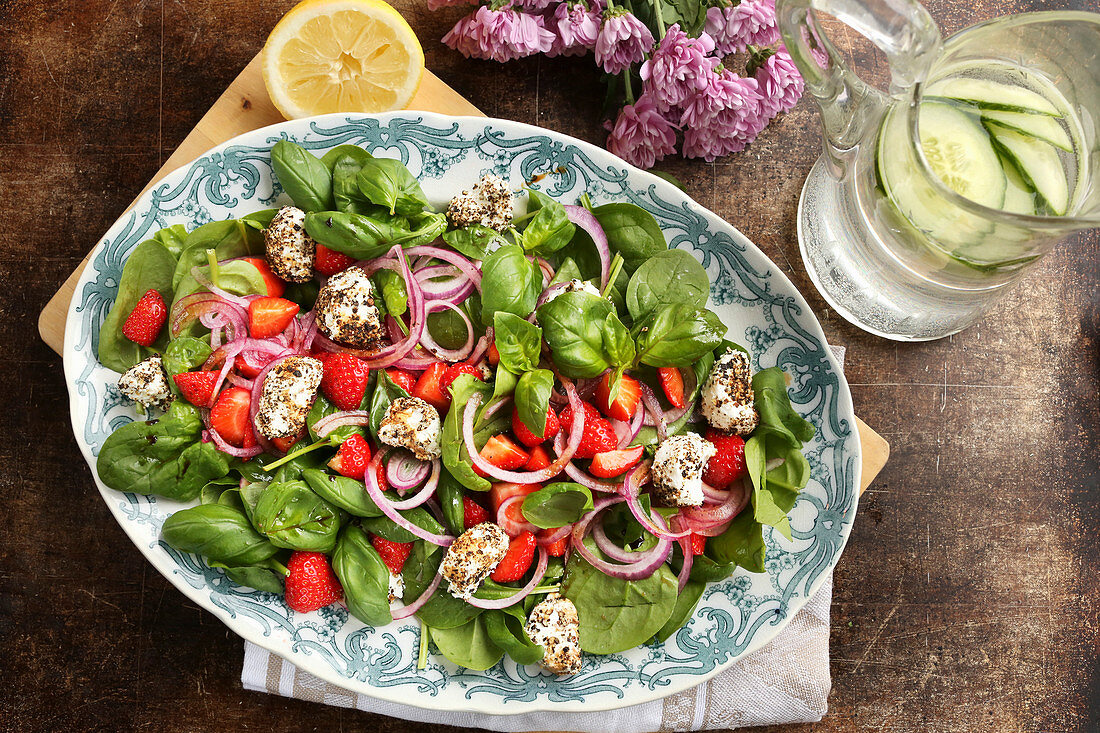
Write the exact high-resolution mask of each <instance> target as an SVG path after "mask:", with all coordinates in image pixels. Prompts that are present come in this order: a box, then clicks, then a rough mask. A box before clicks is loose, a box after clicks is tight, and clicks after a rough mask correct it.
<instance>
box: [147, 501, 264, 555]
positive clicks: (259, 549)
mask: <svg viewBox="0 0 1100 733" xmlns="http://www.w3.org/2000/svg"><path fill="white" fill-rule="evenodd" d="M160 532H161V537H163V538H164V541H165V542H167V543H168V545H169V546H170V547H172V548H174V549H176V550H179V551H180V552H193V553H195V554H197V555H202V556H203V557H205V558H207V559H208V560H212V561H214V562H220V563H224V564H226V565H229V566H233V567H237V566H245V565H256V564H259V563H262V562H263V561H264V560H267V559H268V558H269V557H272V556H273V555H275V554H276V553H278V552H279V548H278V547H276V546H275V545H273V544H271V543H270V542H269V541H268V540H267V539H266V538H264V537H263V536H262V535H261V534H259V533H258V532H257V531H256V530H255V529H253V528H252V525H251V524H249V522H248V517H246V516H245V515H244V514H242V513H241V512H240V511H238V510H236V509H233V508H232V507H227V506H223V505H221V504H200V505H199V506H194V507H191V508H189V509H181V510H180V511H178V512H175V513H173V514H172V516H170V517H168V519H166V520H164V525H163V526H162V527H161V530H160Z"/></svg>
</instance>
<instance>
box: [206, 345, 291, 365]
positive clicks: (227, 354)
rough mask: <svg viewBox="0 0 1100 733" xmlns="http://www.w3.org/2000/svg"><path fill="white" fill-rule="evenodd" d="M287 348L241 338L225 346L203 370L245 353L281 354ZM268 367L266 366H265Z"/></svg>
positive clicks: (215, 352)
mask: <svg viewBox="0 0 1100 733" xmlns="http://www.w3.org/2000/svg"><path fill="white" fill-rule="evenodd" d="M286 350H287V347H286V346H284V345H283V344H280V343H278V342H276V341H272V340H270V339H254V338H240V339H234V340H233V341H230V342H229V343H227V344H223V345H222V346H221V347H219V348H218V349H217V350H216V351H214V353H212V354H210V357H209V358H208V359H207V360H206V363H205V364H203V365H202V368H203V369H213V368H214V367H215V366H217V365H219V364H222V363H223V362H225V361H228V360H230V358H231V357H233V356H236V355H237V354H243V353H245V352H248V353H254V354H272V355H277V354H281V353H283V352H284V351H286ZM265 366H266V365H265Z"/></svg>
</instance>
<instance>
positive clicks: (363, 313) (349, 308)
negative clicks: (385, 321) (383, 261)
mask: <svg viewBox="0 0 1100 733" xmlns="http://www.w3.org/2000/svg"><path fill="white" fill-rule="evenodd" d="M314 312H316V314H317V328H319V329H320V330H321V332H322V333H324V334H325V335H326V336H328V337H329V338H331V339H332V340H333V341H336V342H338V343H341V344H345V345H347V346H351V347H354V348H358V349H372V348H376V347H377V346H378V345H379V343H381V341H382V339H383V337H384V335H385V330H384V329H383V327H382V314H381V312H379V310H378V306H377V305H375V303H374V286H373V285H371V280H370V275H368V274H367V272H366V270H364V269H363V268H361V267H349V268H348V269H346V270H344V271H343V272H339V273H337V274H335V275H333V276H332V277H330V278H329V279H328V282H326V283H325V284H324V286H323V287H322V288H321V290H320V292H319V293H317V303H316V305H315V306H314Z"/></svg>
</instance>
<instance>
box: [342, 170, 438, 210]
mask: <svg viewBox="0 0 1100 733" xmlns="http://www.w3.org/2000/svg"><path fill="white" fill-rule="evenodd" d="M355 182H356V185H358V186H359V192H360V193H361V194H363V196H365V197H366V198H367V200H368V201H370V202H371V203H373V204H377V205H379V206H385V207H386V208H387V209H388V210H389V212H390V213H391V214H402V215H404V216H409V215H412V214H418V213H420V212H421V211H423V210H424V208H425V207H426V206H427V205H428V199H427V197H426V196H425V195H424V190H423V189H422V188H420V183H419V181H417V180H416V176H414V175H413V174H412V173H409V169H408V168H406V167H405V164H404V163H402V162H401V161H400V160H394V159H393V158H370V159H367V160H364V161H362V162H361V168H360V170H359V175H358V176H357V177H356V179H355Z"/></svg>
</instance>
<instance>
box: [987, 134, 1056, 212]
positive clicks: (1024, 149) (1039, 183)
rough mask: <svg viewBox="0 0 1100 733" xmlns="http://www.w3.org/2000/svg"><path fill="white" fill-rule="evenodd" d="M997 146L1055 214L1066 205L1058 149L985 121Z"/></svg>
mask: <svg viewBox="0 0 1100 733" xmlns="http://www.w3.org/2000/svg"><path fill="white" fill-rule="evenodd" d="M986 127H988V128H989V132H990V133H992V135H993V139H994V140H995V141H996V143H997V146H998V147H999V148H1000V149H1001V150H1002V151H1003V152H1004V154H1005V157H1007V158H1008V159H1009V160H1011V161H1012V162H1013V163H1015V164H1016V168H1017V170H1018V171H1019V172H1020V177H1021V178H1023V179H1024V182H1025V183H1026V184H1027V185H1028V187H1029V188H1031V189H1032V190H1034V191H1035V193H1036V194H1038V195H1039V197H1040V198H1041V199H1042V201H1043V203H1044V204H1046V206H1047V208H1049V209H1050V211H1051V213H1053V214H1055V215H1056V216H1062V215H1064V214H1065V213H1066V209H1067V208H1068V207H1069V182H1068V181H1067V180H1066V170H1065V168H1064V167H1063V166H1062V159H1061V158H1060V157H1059V156H1058V151H1057V150H1055V149H1054V146H1053V145H1051V144H1050V143H1047V142H1043V141H1042V140H1037V139H1035V138H1033V137H1030V136H1028V135H1021V134H1020V133H1018V132H1016V131H1015V130H1010V129H1009V128H1007V127H1002V126H1001V125H998V124H997V123H995V122H987V123H986Z"/></svg>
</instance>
